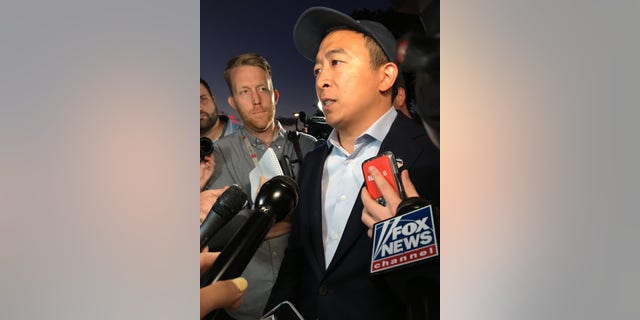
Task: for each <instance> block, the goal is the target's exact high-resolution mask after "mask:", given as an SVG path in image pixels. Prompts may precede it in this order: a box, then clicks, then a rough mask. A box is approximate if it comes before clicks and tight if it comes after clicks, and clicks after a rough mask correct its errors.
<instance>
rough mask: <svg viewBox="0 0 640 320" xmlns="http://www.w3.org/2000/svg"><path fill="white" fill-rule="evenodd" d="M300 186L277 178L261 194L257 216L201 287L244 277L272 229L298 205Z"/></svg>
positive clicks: (235, 238) (224, 251)
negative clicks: (243, 273) (248, 265)
mask: <svg viewBox="0 0 640 320" xmlns="http://www.w3.org/2000/svg"><path fill="white" fill-rule="evenodd" d="M298 192H299V191H298V185H297V184H296V182H295V181H294V180H293V179H291V178H290V177H287V176H275V177H273V178H271V179H270V180H269V181H267V182H265V183H264V185H262V187H261V188H260V191H258V195H257V197H256V201H255V206H254V211H253V213H252V214H251V215H250V216H249V219H248V220H247V222H246V223H245V224H244V225H243V226H242V228H241V229H240V230H238V232H237V233H236V234H235V235H234V236H233V238H232V239H231V241H229V243H228V244H227V245H226V246H225V247H224V249H222V251H221V252H220V255H219V256H218V258H217V259H216V261H215V262H214V263H213V265H212V266H211V269H209V271H207V272H205V273H204V274H202V275H201V276H200V288H203V287H206V286H208V285H210V284H211V283H213V282H215V281H218V280H229V279H233V278H237V277H239V276H240V275H242V272H244V269H245V268H246V267H247V264H249V261H250V260H251V258H253V255H254V254H255V253H256V251H257V250H258V248H259V247H260V244H261V243H262V241H263V240H264V237H265V236H266V235H267V233H268V232H269V229H271V227H272V226H273V225H274V224H275V223H276V221H280V220H282V219H284V218H285V217H286V216H287V215H288V214H290V213H291V212H292V211H293V209H295V207H296V206H297V205H298Z"/></svg>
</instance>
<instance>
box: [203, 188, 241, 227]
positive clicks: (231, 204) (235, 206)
mask: <svg viewBox="0 0 640 320" xmlns="http://www.w3.org/2000/svg"><path fill="white" fill-rule="evenodd" d="M247 199H248V196H247V193H246V192H244V190H242V189H241V188H240V187H239V186H237V185H235V184H232V185H230V186H229V188H228V189H227V190H225V191H224V192H223V193H222V194H221V195H220V197H218V200H216V202H215V203H214V204H213V207H212V208H211V210H213V211H214V212H216V213H218V214H219V215H220V216H221V217H222V218H224V219H225V220H228V219H230V218H231V217H232V216H233V215H235V214H236V213H237V212H238V211H240V209H242V208H243V207H244V206H245V205H246V204H247Z"/></svg>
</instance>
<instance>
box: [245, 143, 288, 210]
mask: <svg viewBox="0 0 640 320" xmlns="http://www.w3.org/2000/svg"><path fill="white" fill-rule="evenodd" d="M281 175H284V172H283V171H282V167H280V162H278V157H276V153H275V152H273V149H271V148H268V149H267V151H266V152H265V153H264V155H263V156H262V158H260V161H258V166H256V167H255V168H254V169H253V170H251V172H249V181H251V199H252V200H253V202H255V200H256V196H257V195H258V190H259V188H260V176H264V177H265V179H267V180H269V179H271V178H273V177H275V176H281Z"/></svg>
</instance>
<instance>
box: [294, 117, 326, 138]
mask: <svg viewBox="0 0 640 320" xmlns="http://www.w3.org/2000/svg"><path fill="white" fill-rule="evenodd" d="M298 118H299V119H300V121H302V123H303V124H304V127H305V128H306V131H307V133H308V134H310V135H312V136H313V137H315V138H316V139H318V140H325V141H326V140H327V138H328V137H329V134H330V133H331V130H333V128H331V126H329V125H328V124H327V118H326V117H325V116H324V114H323V113H322V112H321V111H319V110H318V112H316V113H315V114H314V115H313V116H311V117H307V114H306V113H304V111H300V112H298Z"/></svg>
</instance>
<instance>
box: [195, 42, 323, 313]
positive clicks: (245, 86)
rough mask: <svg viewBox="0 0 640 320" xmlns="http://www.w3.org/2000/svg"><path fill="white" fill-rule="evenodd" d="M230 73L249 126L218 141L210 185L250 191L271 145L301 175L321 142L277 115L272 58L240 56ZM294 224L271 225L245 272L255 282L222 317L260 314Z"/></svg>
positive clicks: (227, 231) (217, 242) (217, 244)
mask: <svg viewBox="0 0 640 320" xmlns="http://www.w3.org/2000/svg"><path fill="white" fill-rule="evenodd" d="M224 78H225V81H226V82H227V85H228V87H229V92H230V96H229V98H228V99H227V102H228V103H229V105H230V106H231V107H232V108H233V109H234V110H236V112H237V113H238V114H239V116H240V118H241V119H242V123H243V126H242V128H240V129H238V131H236V132H234V133H233V134H231V135H229V136H225V137H223V138H222V139H220V140H218V141H216V142H215V143H214V150H213V155H214V158H215V160H216V164H215V170H214V172H213V176H212V177H211V179H209V182H208V183H207V185H206V189H207V190H209V191H211V190H219V189H222V188H224V187H226V186H228V185H231V184H237V185H238V186H240V187H241V188H242V189H243V190H244V191H245V192H246V193H247V194H249V195H250V194H251V182H250V179H249V172H250V171H251V170H252V169H254V168H255V167H256V165H257V162H258V161H259V160H260V159H261V158H262V156H263V155H264V154H265V152H266V151H267V149H268V148H271V149H272V150H273V151H274V153H275V155H276V157H277V158H278V160H279V161H280V162H281V163H282V162H283V160H284V158H285V157H287V158H288V159H289V160H290V163H292V168H291V170H292V172H293V175H294V176H298V174H299V171H298V170H299V167H300V164H301V163H302V161H303V158H304V155H305V154H306V153H307V152H309V151H310V150H311V149H313V148H314V147H315V143H316V139H315V138H314V137H312V136H310V135H307V134H304V133H301V132H295V131H293V132H289V133H288V132H287V131H286V130H285V129H284V128H283V127H282V126H281V125H280V123H279V122H278V121H277V120H275V115H276V105H277V103H278V98H279V92H278V90H276V89H275V88H274V85H273V81H272V71H271V66H270V65H269V63H268V62H267V60H266V59H265V58H264V57H262V56H260V55H258V54H256V53H246V54H241V55H239V56H236V57H234V58H232V59H231V60H229V62H228V63H227V67H226V69H225V71H224ZM205 192H208V191H205ZM252 201H253V199H251V201H250V203H249V205H248V208H246V209H244V210H242V211H240V212H239V213H238V214H237V215H236V216H235V217H234V218H233V219H232V220H231V221H230V222H229V223H228V224H227V225H226V226H225V227H224V228H222V229H221V230H220V231H219V232H218V234H216V237H215V239H214V240H213V241H212V242H209V249H210V250H212V251H217V250H219V249H221V248H222V247H223V246H224V245H225V244H226V243H227V242H228V241H229V240H230V239H231V236H233V235H234V234H235V231H237V230H238V229H239V228H240V227H241V226H242V224H243V223H244V221H246V219H247V217H248V215H249V214H250V212H251V211H250V210H249V208H251V207H252V205H253V204H252ZM290 229H291V220H290V219H285V220H284V221H281V222H278V223H276V224H275V225H274V226H273V228H271V230H270V231H269V233H268V234H267V236H266V238H265V240H264V241H263V243H262V244H261V245H260V247H259V248H258V251H257V252H256V253H255V255H254V256H253V258H252V260H251V261H250V262H249V265H248V266H247V267H246V269H245V271H244V273H243V274H242V276H243V277H245V278H246V279H247V280H248V281H249V283H251V286H250V287H249V289H248V290H247V292H246V293H245V296H244V298H243V300H244V302H243V304H242V305H241V306H240V308H238V309H236V310H229V309H227V310H226V314H224V315H220V317H222V319H224V318H225V317H232V318H234V319H252V320H255V319H258V318H260V316H261V315H262V311H263V309H264V306H265V304H266V302H267V298H268V297H269V293H270V292H271V287H272V286H273V283H274V282H275V278H276V276H277V274H278V270H279V268H280V263H281V261H282V258H283V256H284V249H285V247H286V245H287V240H288V238H289V230H290Z"/></svg>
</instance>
